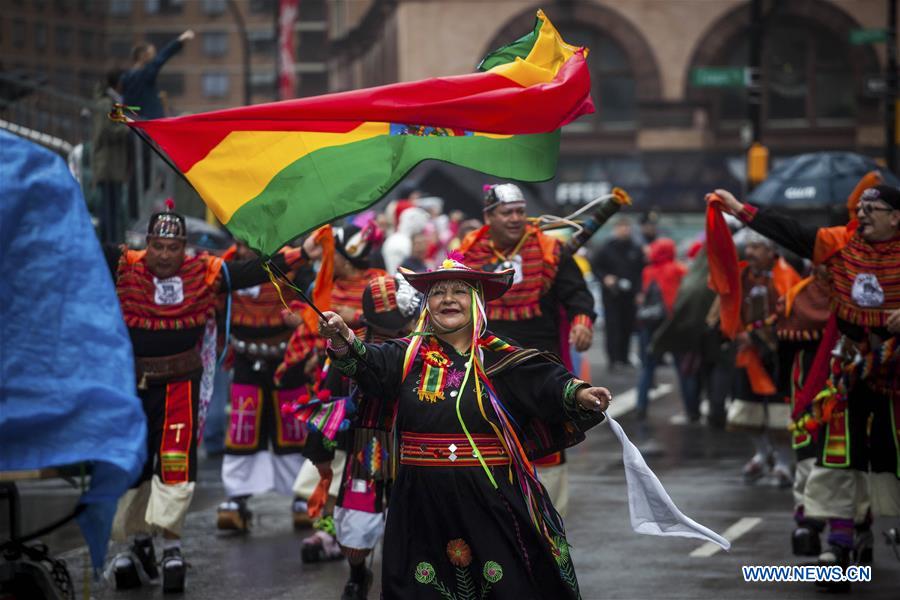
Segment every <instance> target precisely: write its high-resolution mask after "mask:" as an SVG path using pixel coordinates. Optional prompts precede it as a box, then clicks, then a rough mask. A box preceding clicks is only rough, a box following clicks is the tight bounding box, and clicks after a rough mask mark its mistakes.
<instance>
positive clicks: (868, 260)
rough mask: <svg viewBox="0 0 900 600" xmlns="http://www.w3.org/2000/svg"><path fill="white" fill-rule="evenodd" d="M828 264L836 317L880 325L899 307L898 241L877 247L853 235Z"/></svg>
mask: <svg viewBox="0 0 900 600" xmlns="http://www.w3.org/2000/svg"><path fill="white" fill-rule="evenodd" d="M829 266H830V267H831V268H830V271H831V274H832V282H833V290H834V296H833V298H832V301H833V306H834V308H835V311H836V313H837V316H838V317H839V318H841V319H844V320H845V321H848V322H850V323H853V324H855V325H860V326H864V327H866V326H868V327H883V326H885V324H886V323H887V313H888V312H889V311H892V310H897V309H898V308H900V240H897V241H891V242H885V243H883V244H878V245H877V247H876V246H872V245H870V244H868V243H866V242H865V241H863V240H862V238H860V237H859V236H858V235H854V236H853V237H852V238H850V242H849V243H848V244H847V245H846V246H845V247H844V248H843V249H842V250H841V251H840V252H839V253H838V254H836V255H835V257H834V258H833V259H832V260H831V262H830V264H829Z"/></svg>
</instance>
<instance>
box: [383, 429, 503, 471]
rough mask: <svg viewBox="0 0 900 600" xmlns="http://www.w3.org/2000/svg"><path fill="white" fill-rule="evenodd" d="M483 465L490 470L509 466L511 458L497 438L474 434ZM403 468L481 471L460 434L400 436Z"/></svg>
mask: <svg viewBox="0 0 900 600" xmlns="http://www.w3.org/2000/svg"><path fill="white" fill-rule="evenodd" d="M472 441H474V442H475V445H476V446H478V449H479V451H480V452H481V456H482V458H483V459H484V462H485V463H486V464H487V465H488V466H491V467H494V466H502V465H508V464H509V455H507V454H506V451H505V450H504V449H503V444H501V443H500V440H499V439H498V438H497V436H496V435H494V434H491V433H473V434H472ZM400 464H401V465H412V466H416V467H480V466H481V464H480V463H479V462H478V457H477V455H476V454H475V451H474V450H473V448H472V445H471V444H470V443H469V440H467V439H466V436H465V435H463V434H461V433H411V432H406V431H405V432H403V433H401V434H400Z"/></svg>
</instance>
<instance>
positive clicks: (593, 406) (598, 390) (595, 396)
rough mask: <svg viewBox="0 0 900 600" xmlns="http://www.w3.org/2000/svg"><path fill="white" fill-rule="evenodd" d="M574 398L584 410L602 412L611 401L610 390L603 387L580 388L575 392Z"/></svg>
mask: <svg viewBox="0 0 900 600" xmlns="http://www.w3.org/2000/svg"><path fill="white" fill-rule="evenodd" d="M575 400H576V401H577V402H578V404H579V406H581V408H583V409H584V410H593V411H597V412H603V411H605V410H606V409H607V408H609V403H610V402H612V392H610V391H609V390H608V389H606V388H605V387H589V388H581V389H580V390H578V392H576V393H575Z"/></svg>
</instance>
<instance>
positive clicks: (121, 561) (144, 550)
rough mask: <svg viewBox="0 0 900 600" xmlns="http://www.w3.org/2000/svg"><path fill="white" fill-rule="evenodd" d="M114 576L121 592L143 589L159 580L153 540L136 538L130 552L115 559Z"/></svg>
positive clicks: (147, 537) (117, 587)
mask: <svg viewBox="0 0 900 600" xmlns="http://www.w3.org/2000/svg"><path fill="white" fill-rule="evenodd" d="M113 574H114V575H115V579H116V589H119V590H127V589H132V588H137V587H141V585H143V584H146V583H150V582H151V581H154V580H156V579H159V569H157V568H156V552H155V551H154V549H153V538H151V537H149V536H146V537H140V538H135V539H134V542H133V543H132V544H131V548H129V550H128V552H124V553H122V554H119V555H118V556H116V557H115V558H114V559H113Z"/></svg>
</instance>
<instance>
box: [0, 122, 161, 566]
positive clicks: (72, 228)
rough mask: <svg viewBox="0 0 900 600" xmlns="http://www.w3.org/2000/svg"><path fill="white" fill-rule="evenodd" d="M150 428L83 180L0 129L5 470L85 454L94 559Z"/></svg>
mask: <svg viewBox="0 0 900 600" xmlns="http://www.w3.org/2000/svg"><path fill="white" fill-rule="evenodd" d="M146 436H147V425H146V418H145V417H144V412H143V410H142V409H141V402H140V399H139V398H138V397H137V394H136V391H135V383H134V357H133V356H132V350H131V341H130V339H129V337H128V331H127V330H126V328H125V324H124V322H123V320H122V314H121V311H120V309H119V301H118V298H117V297H116V292H115V286H114V285H113V281H112V277H111V275H110V272H109V268H108V266H107V264H106V260H105V258H104V255H103V252H102V250H101V248H100V244H99V243H98V241H97V238H96V236H95V234H94V230H93V227H92V226H91V220H90V216H89V215H88V212H87V209H86V207H85V202H84V198H83V197H82V194H81V189H80V187H79V186H78V183H77V182H76V181H75V180H74V179H73V177H72V175H71V174H70V173H69V171H68V169H67V168H66V165H65V163H64V162H63V160H62V159H61V158H60V157H58V156H56V155H54V154H52V153H51V152H49V151H48V150H45V149H43V148H41V147H39V146H37V145H35V144H33V143H31V142H28V141H26V140H23V139H21V138H19V137H16V136H14V135H12V134H9V133H6V132H4V131H0V471H15V470H25V469H40V468H46V467H52V466H63V465H71V464H78V463H85V462H86V463H89V464H90V465H91V469H92V475H91V484H90V487H89V489H88V490H87V491H86V492H85V493H84V494H83V496H82V498H81V500H80V501H81V502H82V503H84V504H85V505H86V508H85V510H84V511H83V512H82V513H81V515H79V517H78V523H79V525H80V526H81V529H82V532H83V534H84V536H85V540H86V541H87V543H88V546H89V548H90V550H91V558H92V561H93V563H94V566H95V567H99V566H100V565H101V564H102V562H103V558H104V555H105V552H106V546H107V542H108V540H109V533H110V528H111V525H112V519H113V515H114V513H115V508H116V502H117V501H118V498H119V497H120V496H121V495H122V494H123V493H124V492H125V491H126V490H127V489H128V487H129V486H130V485H131V483H132V482H134V481H135V480H136V479H137V477H138V475H139V474H140V471H141V467H142V465H143V463H144V459H145V456H146ZM50 520H52V519H48V521H50Z"/></svg>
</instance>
